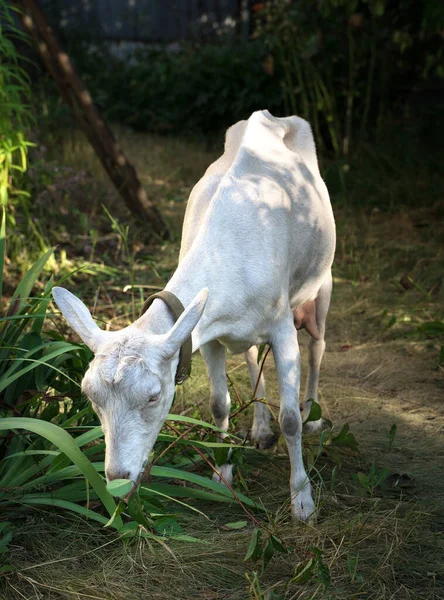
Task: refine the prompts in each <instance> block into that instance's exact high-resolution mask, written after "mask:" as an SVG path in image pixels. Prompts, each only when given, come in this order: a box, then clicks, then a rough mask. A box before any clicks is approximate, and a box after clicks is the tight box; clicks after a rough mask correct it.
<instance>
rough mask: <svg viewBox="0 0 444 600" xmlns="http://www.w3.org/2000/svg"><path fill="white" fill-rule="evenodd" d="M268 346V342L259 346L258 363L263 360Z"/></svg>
mask: <svg viewBox="0 0 444 600" xmlns="http://www.w3.org/2000/svg"><path fill="white" fill-rule="evenodd" d="M267 346H268V344H260V346H259V348H258V353H257V364H259V363H260V362H261V360H262V356H263V354H264V352H265V349H266V348H267Z"/></svg>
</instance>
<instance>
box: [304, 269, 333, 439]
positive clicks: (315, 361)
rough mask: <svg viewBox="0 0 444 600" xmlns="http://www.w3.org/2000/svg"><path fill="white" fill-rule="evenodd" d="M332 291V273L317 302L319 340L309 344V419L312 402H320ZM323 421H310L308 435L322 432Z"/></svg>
mask: <svg viewBox="0 0 444 600" xmlns="http://www.w3.org/2000/svg"><path fill="white" fill-rule="evenodd" d="M331 290H332V277H331V272H330V274H329V276H328V278H327V279H326V280H325V281H324V283H323V284H322V286H321V287H320V289H319V293H318V296H317V298H316V300H315V305H316V324H317V328H318V331H319V339H317V340H316V339H314V338H310V341H309V343H308V377H307V386H306V390H305V397H304V405H303V416H304V418H307V416H308V415H309V413H310V408H311V400H315V401H316V402H317V401H318V384H319V371H320V368H321V362H322V357H323V356H324V351H325V322H326V320H327V314H328V309H329V306H330V298H331ZM323 423H324V422H323V419H318V420H317V421H310V422H308V423H306V424H305V425H304V431H305V432H306V433H315V432H318V431H321V430H322V427H323Z"/></svg>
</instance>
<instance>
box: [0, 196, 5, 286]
mask: <svg viewBox="0 0 444 600" xmlns="http://www.w3.org/2000/svg"><path fill="white" fill-rule="evenodd" d="M5 240H6V212H5V207H4V206H2V224H1V226H0V298H1V297H2V292H3V266H4V264H5Z"/></svg>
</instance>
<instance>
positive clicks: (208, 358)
mask: <svg viewBox="0 0 444 600" xmlns="http://www.w3.org/2000/svg"><path fill="white" fill-rule="evenodd" d="M200 352H201V354H202V356H203V358H204V361H205V364H206V366H207V371H208V376H209V378H210V389H211V392H210V393H211V396H210V406H211V411H212V413H213V417H214V421H215V423H216V425H217V426H218V427H219V428H220V429H223V431H228V425H229V417H230V407H231V398H230V393H229V391H228V386H227V372H226V365H225V348H224V347H223V346H222V344H220V343H219V342H217V341H212V342H208V343H207V344H204V345H203V346H202V347H201V348H200ZM223 437H225V435H223ZM216 468H217V470H218V472H219V475H218V474H216V473H214V474H213V479H214V480H215V481H219V482H221V483H225V482H226V483H228V484H229V485H231V483H232V481H233V465H230V464H229V463H226V464H224V465H220V466H219V465H216Z"/></svg>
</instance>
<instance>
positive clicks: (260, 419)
mask: <svg viewBox="0 0 444 600" xmlns="http://www.w3.org/2000/svg"><path fill="white" fill-rule="evenodd" d="M257 357H258V349H257V346H252V347H251V348H250V349H249V350H247V352H245V360H246V361H247V365H248V371H249V373H250V379H251V385H252V388H253V393H254V399H255V400H256V399H260V398H265V395H266V391H265V380H264V376H263V374H262V373H260V367H259V365H258V364H257ZM259 374H260V376H259ZM251 439H252V441H253V442H254V443H255V445H256V448H260V449H261V450H265V449H267V448H271V446H273V444H274V443H275V442H276V436H275V434H274V433H273V431H272V429H271V426H270V410H269V408H268V406H267V405H266V404H264V402H255V403H254V418H253V426H252V428H251Z"/></svg>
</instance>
